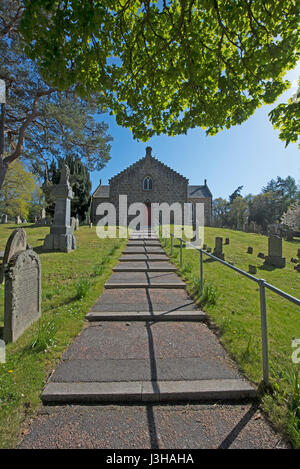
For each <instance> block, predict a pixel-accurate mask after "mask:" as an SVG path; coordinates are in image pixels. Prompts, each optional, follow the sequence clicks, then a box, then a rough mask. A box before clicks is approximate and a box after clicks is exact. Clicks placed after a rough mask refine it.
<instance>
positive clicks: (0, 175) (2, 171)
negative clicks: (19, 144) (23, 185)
mask: <svg viewBox="0 0 300 469" xmlns="http://www.w3.org/2000/svg"><path fill="white" fill-rule="evenodd" d="M7 170H8V163H6V162H4V161H3V156H2V155H0V190H1V187H2V186H3V183H4V180H5V176H6V173H7Z"/></svg>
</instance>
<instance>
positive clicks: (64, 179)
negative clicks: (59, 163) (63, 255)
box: [43, 165, 76, 252]
mask: <svg viewBox="0 0 300 469" xmlns="http://www.w3.org/2000/svg"><path fill="white" fill-rule="evenodd" d="M69 177H70V171H69V168H68V166H67V165H64V166H63V167H62V171H61V176H60V182H59V184H58V185H56V186H55V187H54V189H53V194H54V196H55V198H56V200H55V211H54V220H53V224H52V225H51V228H50V234H48V235H47V236H46V238H45V241H44V246H43V248H44V250H46V251H62V252H70V251H72V250H73V249H76V238H75V236H74V234H73V229H72V226H71V220H70V215H71V200H72V199H73V191H72V189H71V186H70V182H69Z"/></svg>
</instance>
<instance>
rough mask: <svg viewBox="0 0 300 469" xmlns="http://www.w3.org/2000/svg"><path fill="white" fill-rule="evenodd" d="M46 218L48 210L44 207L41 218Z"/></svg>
mask: <svg viewBox="0 0 300 469" xmlns="http://www.w3.org/2000/svg"><path fill="white" fill-rule="evenodd" d="M43 218H46V210H45V209H44V208H42V210H41V219H43Z"/></svg>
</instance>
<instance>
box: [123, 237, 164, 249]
mask: <svg viewBox="0 0 300 469" xmlns="http://www.w3.org/2000/svg"><path fill="white" fill-rule="evenodd" d="M127 246H128V247H131V246H161V244H160V241H159V240H155V239H153V240H151V239H150V240H149V239H145V240H131V239H129V241H128V243H127Z"/></svg>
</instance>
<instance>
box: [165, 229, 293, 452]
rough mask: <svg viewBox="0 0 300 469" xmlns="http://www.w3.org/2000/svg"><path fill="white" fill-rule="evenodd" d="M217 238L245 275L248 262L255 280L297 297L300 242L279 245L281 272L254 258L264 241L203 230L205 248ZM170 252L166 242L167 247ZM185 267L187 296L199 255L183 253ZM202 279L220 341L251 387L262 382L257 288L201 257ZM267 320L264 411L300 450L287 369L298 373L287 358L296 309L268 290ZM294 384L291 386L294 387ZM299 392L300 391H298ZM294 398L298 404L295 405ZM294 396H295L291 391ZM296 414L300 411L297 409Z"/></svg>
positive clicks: (227, 257)
mask: <svg viewBox="0 0 300 469" xmlns="http://www.w3.org/2000/svg"><path fill="white" fill-rule="evenodd" d="M216 236H222V237H223V240H224V241H225V238H226V237H229V238H230V244H229V245H226V246H224V253H225V260H227V261H232V262H233V263H234V265H235V266H237V267H239V268H241V269H243V270H245V271H248V266H249V264H253V265H256V266H257V275H256V276H257V277H259V278H264V279H265V280H266V281H268V282H269V283H271V284H273V285H275V286H276V287H278V288H279V289H281V290H284V291H286V292H287V293H289V294H291V295H292V296H295V297H297V298H299V297H300V274H299V273H297V272H296V271H295V270H294V265H295V264H293V263H291V262H290V259H291V257H297V256H296V254H297V249H298V248H300V240H298V241H293V242H286V241H283V256H284V257H286V261H287V262H286V267H285V268H284V269H278V268H272V267H265V266H264V265H263V262H264V261H263V259H260V258H258V257H257V254H258V252H264V253H265V254H267V249H268V247H267V246H268V245H267V237H266V236H262V235H257V234H252V233H251V234H250V233H242V232H238V231H232V230H225V229H218V228H206V229H205V240H204V242H205V243H206V244H207V246H210V247H212V248H213V247H214V240H215V237H216ZM175 245H176V246H177V247H176V249H175V256H174V257H173V261H174V262H175V264H177V265H179V247H178V246H179V243H178V241H176V242H175ZM248 246H252V247H253V254H252V255H250V254H247V253H246V251H247V247H248ZM167 251H168V253H170V240H168V243H167ZM183 259H184V263H183V265H184V266H185V267H186V265H187V264H188V265H189V269H190V270H191V271H190V272H184V270H182V272H181V274H182V275H183V277H184V278H185V279H186V280H187V283H188V286H189V289H190V292H191V291H192V285H193V279H194V278H196V277H198V278H199V265H200V261H199V255H198V254H197V253H196V252H195V251H194V250H191V249H184V254H183ZM204 259H205V261H204V278H205V280H206V282H208V283H210V284H212V285H214V286H215V287H216V288H217V290H218V293H219V297H218V300H217V303H216V305H209V306H208V305H207V306H206V307H205V308H204V309H206V310H207V311H208V312H209V315H210V318H211V320H212V321H213V322H214V323H215V324H216V325H217V326H218V330H219V331H220V335H221V342H222V343H223V344H224V346H225V348H226V349H227V350H228V351H229V352H230V354H231V356H232V357H234V359H235V360H236V361H237V362H238V364H239V366H240V368H241V369H242V370H243V371H244V373H245V374H246V375H247V377H248V378H250V379H251V380H252V381H254V382H255V383H259V382H260V380H261V376H262V372H261V335H260V334H261V333H260V305H259V290H258V286H257V285H256V284H255V283H254V282H252V281H251V280H248V279H247V278H246V277H243V276H241V275H239V274H237V273H236V272H234V271H232V270H231V269H228V268H226V267H225V266H222V265H221V264H220V263H218V262H211V261H209V260H208V257H207V256H206V258H205V256H204ZM266 301H267V318H268V333H269V358H270V374H271V379H272V384H273V386H274V394H273V396H270V395H265V396H264V399H263V405H264V408H265V409H266V410H267V411H268V413H269V415H270V417H271V419H272V421H273V423H275V425H277V427H278V428H280V429H281V430H283V431H284V432H285V433H286V434H288V435H289V437H291V438H292V440H293V441H294V444H295V445H296V446H298V447H299V446H300V422H299V419H297V418H294V417H293V415H291V414H289V412H288V404H290V400H291V395H292V386H291V384H289V383H288V370H291V369H292V368H293V369H296V372H297V373H298V374H299V365H293V364H292V361H291V355H292V352H293V349H292V347H291V342H292V339H293V338H300V308H299V307H297V306H296V305H294V304H293V303H290V302H289V301H287V300H285V299H283V298H281V297H279V296H278V295H275V294H274V293H273V292H271V291H269V290H266ZM294 384H295V383H294ZM298 393H299V394H300V389H299V387H298ZM299 394H298V406H299ZM294 395H295V393H294ZM298 415H300V408H299V407H298Z"/></svg>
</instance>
